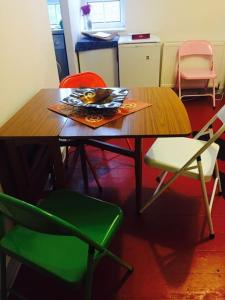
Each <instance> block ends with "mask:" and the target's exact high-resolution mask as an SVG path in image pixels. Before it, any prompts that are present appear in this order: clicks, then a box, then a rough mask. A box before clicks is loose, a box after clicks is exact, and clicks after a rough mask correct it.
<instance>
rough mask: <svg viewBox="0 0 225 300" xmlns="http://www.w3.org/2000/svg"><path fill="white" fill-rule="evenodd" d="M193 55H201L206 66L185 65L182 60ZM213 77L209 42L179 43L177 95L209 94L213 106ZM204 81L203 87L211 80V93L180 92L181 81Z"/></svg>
mask: <svg viewBox="0 0 225 300" xmlns="http://www.w3.org/2000/svg"><path fill="white" fill-rule="evenodd" d="M193 57H198V58H200V57H202V58H204V59H205V60H206V61H207V64H208V65H207V67H197V66H194V67H187V64H184V61H186V62H187V59H189V58H193ZM215 79H216V73H215V68H214V61H213V49H212V45H211V44H210V42H208V41H205V40H193V41H185V42H183V43H182V44H181V46H180V47H179V50H178V90H179V97H180V98H183V97H190V96H211V97H212V100H213V108H214V107H215V105H216V97H215ZM183 80H185V81H186V80H191V81H196V80H198V81H203V80H204V81H205V82H206V85H205V88H207V87H208V84H209V81H210V80H211V81H212V93H209V92H206V93H204V94H186V95H185V94H182V86H181V84H182V81H183Z"/></svg>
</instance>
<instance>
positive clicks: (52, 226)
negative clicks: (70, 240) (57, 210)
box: [0, 193, 72, 235]
mask: <svg viewBox="0 0 225 300" xmlns="http://www.w3.org/2000/svg"><path fill="white" fill-rule="evenodd" d="M0 211H1V212H2V213H3V215H5V216H7V217H8V218H9V219H11V220H13V221H14V222H16V223H17V224H19V225H22V226H24V227H26V228H29V229H32V230H35V231H38V232H42V233H49V234H59V235H72V233H71V232H69V230H67V229H66V228H65V226H66V225H68V224H66V222H64V221H63V220H62V219H60V218H58V217H56V216H54V215H52V214H50V213H48V212H46V211H44V210H42V209H41V208H39V207H37V206H34V205H32V204H29V203H27V202H25V201H22V200H19V199H17V198H14V197H12V196H9V195H6V194H4V193H0Z"/></svg>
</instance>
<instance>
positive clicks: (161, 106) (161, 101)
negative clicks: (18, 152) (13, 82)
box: [0, 88, 191, 210]
mask: <svg viewBox="0 0 225 300" xmlns="http://www.w3.org/2000/svg"><path fill="white" fill-rule="evenodd" d="M71 92H72V90H71V89H45V90H41V91H40V92H39V93H38V94H37V95H36V96H34V97H33V98H32V99H31V100H30V101H28V103H27V104H25V106H24V107H23V108H22V109H20V110H19V111H18V112H17V113H16V114H15V115H14V116H13V117H12V118H11V119H10V120H9V121H8V122H7V123H6V124H5V125H4V126H3V127H2V128H1V129H0V140H2V142H3V141H4V142H7V141H8V142H9V141H15V140H17V141H18V140H23V141H26V142H27V141H32V142H33V141H34V140H35V141H36V142H38V141H39V142H43V141H44V142H45V143H49V145H51V149H52V150H51V155H52V157H53V162H54V165H55V166H56V169H55V171H56V172H57V178H58V184H59V185H60V182H61V183H62V182H63V178H62V174H63V173H62V165H61V164H60V163H58V162H57V160H58V159H59V157H60V151H59V145H58V138H59V137H60V138H66V139H85V143H87V144H91V145H97V146H98V147H101V148H103V149H106V150H109V151H113V152H116V153H120V154H123V155H127V156H129V157H132V158H133V159H134V161H135V176H136V204H137V210H139V208H140V204H141V203H140V201H141V185H142V151H141V141H142V138H145V137H159V136H185V135H188V134H190V133H191V126H190V121H189V118H188V115H187V112H186V110H185V107H184V105H183V103H182V102H181V101H180V99H179V98H178V97H177V95H176V94H175V93H174V92H173V91H172V90H171V89H170V88H132V89H130V90H129V94H128V98H131V99H135V100H140V101H144V102H148V103H150V104H152V105H151V106H150V107H148V108H145V109H143V110H140V111H137V112H135V113H133V114H130V115H127V116H126V117H123V118H120V119H117V120H115V121H113V122H110V123H108V124H106V125H104V126H102V127H99V128H97V129H92V128H89V127H87V126H85V125H83V124H80V123H77V122H74V121H72V120H70V119H67V118H65V117H63V116H60V115H58V114H56V113H53V112H51V111H49V110H47V107H48V105H50V104H51V103H55V102H57V101H59V100H60V99H63V98H64V97H66V96H68V95H69V94H70V93H71ZM124 137H126V138H134V140H135V146H134V150H128V149H125V148H122V147H118V146H114V145H111V144H108V143H105V142H100V141H99V140H102V139H105V138H124Z"/></svg>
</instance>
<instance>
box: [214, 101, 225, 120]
mask: <svg viewBox="0 0 225 300" xmlns="http://www.w3.org/2000/svg"><path fill="white" fill-rule="evenodd" d="M216 115H217V118H218V119H220V120H221V122H223V123H225V105H224V106H223V107H222V108H221V109H220V110H219V111H218V112H217V114H216Z"/></svg>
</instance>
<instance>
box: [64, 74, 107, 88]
mask: <svg viewBox="0 0 225 300" xmlns="http://www.w3.org/2000/svg"><path fill="white" fill-rule="evenodd" d="M106 86H107V85H106V83H105V81H104V80H103V79H102V78H101V77H100V76H99V75H98V74H96V73H93V72H83V73H78V74H73V75H69V76H67V77H65V78H64V79H63V80H62V81H61V82H60V85H59V87H60V88H86V87H90V88H96V87H101V88H102V87H106Z"/></svg>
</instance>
